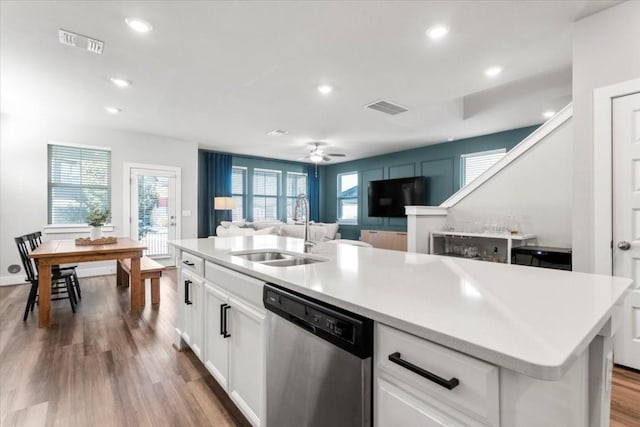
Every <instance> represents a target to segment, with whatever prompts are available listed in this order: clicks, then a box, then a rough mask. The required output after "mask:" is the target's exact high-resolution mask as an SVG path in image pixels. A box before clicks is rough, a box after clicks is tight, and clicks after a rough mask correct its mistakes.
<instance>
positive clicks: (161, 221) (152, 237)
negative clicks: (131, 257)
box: [129, 167, 179, 265]
mask: <svg viewBox="0 0 640 427" xmlns="http://www.w3.org/2000/svg"><path fill="white" fill-rule="evenodd" d="M177 179H178V178H177V173H176V172H175V171H173V170H163V169H155V168H154V169H144V168H136V167H133V168H131V169H130V180H129V183H130V194H131V204H130V206H131V208H130V215H129V217H130V219H131V222H130V236H131V238H132V239H134V240H138V241H140V243H143V244H145V245H146V246H147V250H145V251H144V255H146V256H148V257H151V258H154V259H156V260H157V261H158V262H160V263H162V264H165V265H174V258H175V257H174V255H173V248H172V247H171V246H170V245H169V244H168V243H167V242H168V241H169V240H174V239H176V238H178V236H177V233H178V230H179V229H178V226H179V224H178V216H177V209H178V206H177V204H178V203H177V202H178V200H177V188H178V187H177V186H178V183H177Z"/></svg>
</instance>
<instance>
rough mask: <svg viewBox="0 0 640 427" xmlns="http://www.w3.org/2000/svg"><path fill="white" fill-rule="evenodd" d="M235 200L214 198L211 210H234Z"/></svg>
mask: <svg viewBox="0 0 640 427" xmlns="http://www.w3.org/2000/svg"><path fill="white" fill-rule="evenodd" d="M235 207H236V200H235V199H234V198H233V197H214V198H213V209H215V210H217V211H229V210H232V209H235Z"/></svg>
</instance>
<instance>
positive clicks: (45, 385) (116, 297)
mask: <svg viewBox="0 0 640 427" xmlns="http://www.w3.org/2000/svg"><path fill="white" fill-rule="evenodd" d="M175 276H176V272H175V270H168V271H167V273H166V274H165V276H163V277H162V279H161V301H160V304H159V306H155V307H152V306H151V304H150V298H147V305H146V307H145V310H144V312H143V315H142V316H134V315H130V314H129V290H128V288H117V287H116V286H115V276H103V277H93V278H89V279H81V281H80V283H81V286H82V301H81V302H80V304H79V305H78V308H77V312H76V314H75V315H73V314H72V313H71V309H70V307H69V302H68V301H66V300H61V301H53V302H52V320H53V322H52V326H51V328H50V329H49V330H45V329H39V328H38V319H37V317H38V316H37V309H36V310H35V311H34V312H33V313H32V314H31V315H30V316H29V319H28V320H27V321H26V322H23V321H22V314H23V311H24V306H25V303H26V299H27V293H28V287H27V286H10V287H0V425H2V426H89V425H99V426H167V425H171V426H216V427H228V426H248V425H249V424H248V422H247V421H246V420H245V419H244V418H243V417H242V415H241V414H240V413H239V411H238V410H237V409H236V408H235V406H233V404H232V403H231V401H230V400H229V398H228V397H227V396H226V394H225V393H224V392H223V391H222V390H221V388H220V387H219V386H218V384H217V383H216V381H215V380H214V379H213V378H212V377H211V376H210V375H209V373H208V372H207V370H206V369H205V368H204V366H203V365H202V363H201V362H200V361H199V360H198V359H197V358H196V357H195V356H194V354H193V353H192V352H191V351H189V350H187V351H183V352H178V351H176V350H175V349H174V348H173V347H172V343H173V336H174V329H173V328H174V326H173V325H174V322H175V318H176V310H175V307H176V304H177V303H176V277H175ZM147 282H148V281H147ZM146 286H147V288H149V284H148V283H147V285H146ZM149 292H150V289H147V294H148V295H149Z"/></svg>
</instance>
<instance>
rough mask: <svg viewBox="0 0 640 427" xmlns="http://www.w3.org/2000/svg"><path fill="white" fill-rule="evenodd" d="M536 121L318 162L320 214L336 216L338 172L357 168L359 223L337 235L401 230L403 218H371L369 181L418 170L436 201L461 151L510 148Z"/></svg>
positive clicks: (454, 173)
mask: <svg viewBox="0 0 640 427" xmlns="http://www.w3.org/2000/svg"><path fill="white" fill-rule="evenodd" d="M538 126H539V125H536V126H528V127H524V128H519V129H512V130H508V131H504V132H498V133H493V134H489V135H483V136H478V137H474V138H467V139H461V140H459V141H452V142H444V143H441V144H435V145H429V146H426V147H421V148H415V149H412V150H406V151H398V152H395V153H390V154H385V155H381V156H376V157H369V158H366V159H359V160H354V161H351V162H345V163H339V164H335V165H325V166H322V167H321V168H320V169H321V174H320V175H319V176H320V220H321V221H323V222H335V221H336V216H337V207H336V197H337V175H338V174H340V173H345V172H358V180H359V183H358V200H359V203H358V224H357V225H341V226H340V233H341V234H342V238H345V239H358V238H359V237H360V230H361V229H365V230H367V229H374V230H394V231H406V229H407V220H406V218H373V217H369V216H368V215H367V203H368V200H367V185H368V183H369V181H374V180H379V179H393V178H406V177H411V176H420V175H423V176H425V177H427V205H430V206H437V205H439V204H440V203H442V202H443V201H445V200H446V199H447V198H449V196H451V195H452V194H453V193H455V192H456V191H458V190H459V189H460V181H461V172H460V156H461V155H462V154H466V153H474V152H478V151H487V150H495V149H499V148H506V149H507V151H509V150H511V149H512V148H513V147H514V146H515V145H516V144H518V143H519V142H520V141H522V140H523V139H524V138H525V137H526V136H527V135H529V134H530V133H531V132H533V131H534V130H535V129H537V128H538Z"/></svg>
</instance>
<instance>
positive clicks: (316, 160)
mask: <svg viewBox="0 0 640 427" xmlns="http://www.w3.org/2000/svg"><path fill="white" fill-rule="evenodd" d="M309 160H311V161H312V162H313V163H320V162H321V161H322V156H321V155H320V154H318V153H312V154H311V155H310V156H309Z"/></svg>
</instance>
